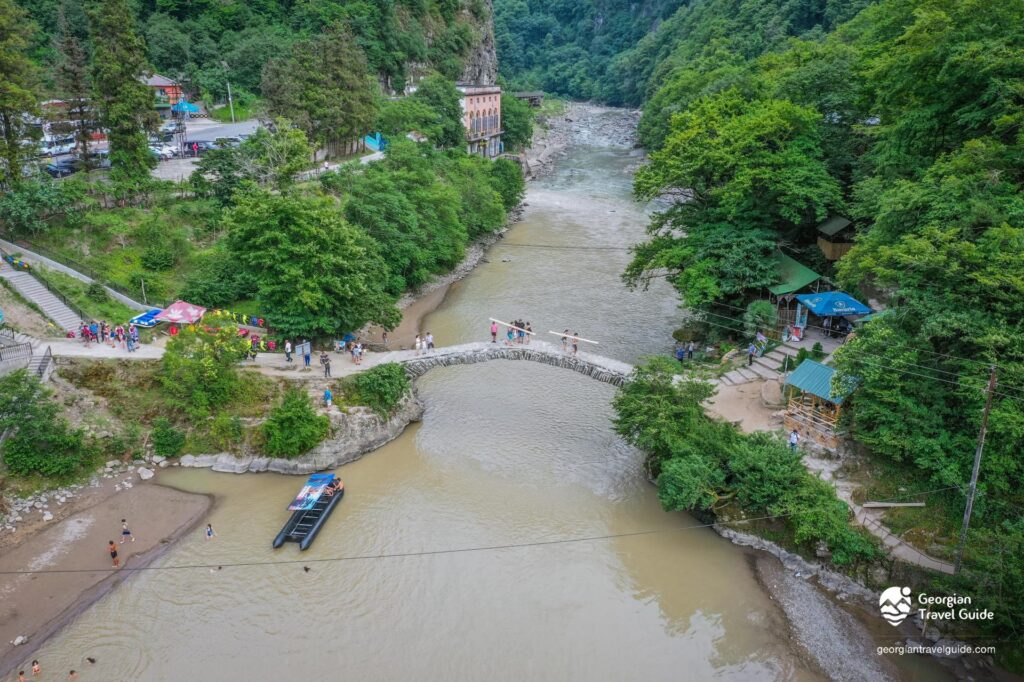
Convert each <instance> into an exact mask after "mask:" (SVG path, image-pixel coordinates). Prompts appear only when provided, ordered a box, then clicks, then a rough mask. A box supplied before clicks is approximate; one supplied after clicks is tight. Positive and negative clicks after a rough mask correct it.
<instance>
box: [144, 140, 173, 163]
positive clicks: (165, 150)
mask: <svg viewBox="0 0 1024 682" xmlns="http://www.w3.org/2000/svg"><path fill="white" fill-rule="evenodd" d="M149 151H151V152H152V153H153V155H154V156H156V157H157V158H158V159H160V160H161V161H166V160H167V159H173V158H174V149H173V148H172V147H168V146H167V145H163V144H161V145H157V144H151V145H149Z"/></svg>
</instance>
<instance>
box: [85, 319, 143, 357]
mask: <svg viewBox="0 0 1024 682" xmlns="http://www.w3.org/2000/svg"><path fill="white" fill-rule="evenodd" d="M68 335H69V336H71V332H69V333H68ZM78 336H79V338H81V339H82V341H83V342H84V343H85V345H87V346H88V345H89V344H90V343H101V344H102V343H106V344H108V345H109V346H110V347H111V348H116V347H118V346H120V347H121V348H125V349H127V351H128V352H129V353H131V352H132V351H134V350H135V349H136V348H138V347H139V330H138V328H137V327H136V326H135V325H134V324H129V325H128V328H127V329H125V327H124V325H120V324H119V325H117V326H116V327H112V326H111V325H109V324H107V322H106V321H100V322H97V321H96V320H93V321H92V322H86V321H84V320H83V321H82V324H81V325H79V328H78Z"/></svg>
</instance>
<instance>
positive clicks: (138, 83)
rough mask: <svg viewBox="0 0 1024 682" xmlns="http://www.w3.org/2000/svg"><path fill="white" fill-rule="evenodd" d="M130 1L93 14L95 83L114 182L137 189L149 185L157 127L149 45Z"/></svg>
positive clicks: (106, 4) (108, 3)
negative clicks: (150, 136) (151, 141)
mask: <svg viewBox="0 0 1024 682" xmlns="http://www.w3.org/2000/svg"><path fill="white" fill-rule="evenodd" d="M135 23H136V22H135V16H134V14H133V13H132V11H131V8H130V6H129V5H128V3H127V2H126V0H102V2H100V3H98V4H96V5H95V6H94V7H93V8H92V9H91V10H90V12H89V33H90V38H91V42H92V64H91V73H92V83H93V93H94V97H95V103H96V106H97V108H98V110H99V114H100V122H101V123H102V125H103V127H104V128H105V129H106V130H107V138H108V139H109V140H110V164H111V168H112V170H111V177H112V178H113V179H114V180H115V181H120V182H125V183H138V182H140V181H145V180H148V178H149V172H150V170H151V169H152V168H153V167H154V166H155V165H156V160H155V159H154V158H153V155H152V154H151V153H150V151H149V143H148V137H147V131H148V130H151V129H152V128H153V127H154V126H155V125H156V120H157V117H156V111H155V109H154V108H153V104H154V100H153V90H152V89H150V88H149V86H147V85H146V83H145V82H144V80H143V79H144V78H145V76H146V75H148V74H149V73H150V67H149V64H148V63H147V61H146V57H145V55H146V44H145V41H143V40H142V38H141V36H140V35H139V33H138V31H137V30H136V26H135Z"/></svg>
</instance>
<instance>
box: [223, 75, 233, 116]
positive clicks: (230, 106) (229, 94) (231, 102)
mask: <svg viewBox="0 0 1024 682" xmlns="http://www.w3.org/2000/svg"><path fill="white" fill-rule="evenodd" d="M224 82H225V83H227V84H228V108H229V109H231V122H232V123H234V122H235V102H234V100H233V99H231V81H229V80H225V81H224Z"/></svg>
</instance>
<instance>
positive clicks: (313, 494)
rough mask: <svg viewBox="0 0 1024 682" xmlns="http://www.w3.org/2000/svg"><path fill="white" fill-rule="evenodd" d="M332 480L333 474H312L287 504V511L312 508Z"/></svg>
mask: <svg viewBox="0 0 1024 682" xmlns="http://www.w3.org/2000/svg"><path fill="white" fill-rule="evenodd" d="M333 481H334V474H313V475H312V476H310V477H309V480H307V481H306V485H304V486H302V490H300V491H299V494H298V495H296V496H295V499H294V500H292V503H291V504H290V505H288V510H289V511H306V510H309V509H312V508H313V505H314V504H316V501H317V500H319V499H320V496H321V495H323V494H324V490H325V489H326V488H327V486H329V485H330V484H331V483H332V482H333Z"/></svg>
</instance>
